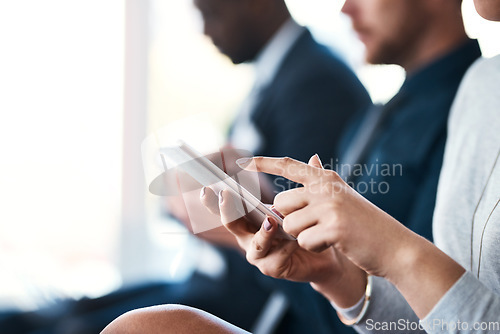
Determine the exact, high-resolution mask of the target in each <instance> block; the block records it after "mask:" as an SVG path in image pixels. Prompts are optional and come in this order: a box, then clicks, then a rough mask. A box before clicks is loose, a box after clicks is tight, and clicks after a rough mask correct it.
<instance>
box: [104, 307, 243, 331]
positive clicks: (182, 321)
mask: <svg viewBox="0 0 500 334" xmlns="http://www.w3.org/2000/svg"><path fill="white" fill-rule="evenodd" d="M196 332H203V333H239V332H244V331H242V330H240V329H239V328H237V327H234V326H232V325H230V324H228V323H226V322H224V321H222V320H221V319H218V318H216V317H215V316H213V315H211V314H209V313H206V312H203V311H200V310H198V309H195V308H191V307H187V306H182V305H160V306H152V307H146V308H141V309H137V310H133V311H130V312H127V313H125V314H123V315H121V316H119V317H118V318H116V319H115V320H114V321H113V322H111V323H110V324H109V325H108V326H107V327H106V328H105V329H104V330H103V331H102V332H101V334H114V333H120V334H138V333H151V334H155V333H162V334H167V333H196Z"/></svg>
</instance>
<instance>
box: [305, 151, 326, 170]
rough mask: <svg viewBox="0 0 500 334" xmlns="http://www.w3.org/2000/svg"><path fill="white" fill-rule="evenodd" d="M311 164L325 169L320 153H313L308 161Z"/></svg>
mask: <svg viewBox="0 0 500 334" xmlns="http://www.w3.org/2000/svg"><path fill="white" fill-rule="evenodd" d="M307 164H308V165H309V166H313V167H316V168H321V169H323V164H322V163H321V160H320V158H319V155H318V154H315V155H313V156H312V157H311V158H310V159H309V162H308V163H307Z"/></svg>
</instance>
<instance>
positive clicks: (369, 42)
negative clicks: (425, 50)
mask: <svg viewBox="0 0 500 334" xmlns="http://www.w3.org/2000/svg"><path fill="white" fill-rule="evenodd" d="M421 2H422V0H346V2H345V4H344V7H343V8H342V12H343V13H345V14H347V15H348V16H349V17H350V18H351V21H352V25H353V28H354V30H355V31H356V32H357V34H358V36H359V38H360V40H361V41H362V42H363V44H365V46H366V60H367V61H368V62H369V63H372V64H400V63H401V62H404V60H405V57H408V54H409V53H411V52H413V49H414V48H415V47H416V45H415V41H416V40H417V37H418V35H419V33H420V31H421V30H422V29H425V25H426V21H427V20H426V15H427V14H426V12H425V9H424V8H423V5H422V3H421Z"/></svg>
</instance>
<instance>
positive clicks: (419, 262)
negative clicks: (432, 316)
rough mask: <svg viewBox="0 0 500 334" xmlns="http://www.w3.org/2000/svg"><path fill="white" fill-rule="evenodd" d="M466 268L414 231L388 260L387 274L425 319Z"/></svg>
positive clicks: (419, 315)
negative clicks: (390, 259)
mask: <svg viewBox="0 0 500 334" xmlns="http://www.w3.org/2000/svg"><path fill="white" fill-rule="evenodd" d="M409 233H411V232H409ZM464 272H465V269H464V268H463V267H462V266H460V265H459V264H458V263H456V262H455V261H454V260H453V259H452V258H450V257H449V256H448V255H446V254H445V253H444V252H442V251H441V250H439V249H438V248H437V247H436V246H434V245H433V244H432V243H431V242H429V241H427V240H426V239H424V238H422V237H420V236H418V235H416V234H414V233H411V234H410V235H409V236H408V240H406V244H404V245H403V246H402V247H401V248H400V251H398V253H397V254H395V258H394V261H392V263H390V264H389V266H388V271H387V276H386V277H385V278H386V279H387V280H389V281H390V282H391V283H392V284H394V285H395V286H396V288H397V289H398V290H399V291H400V292H401V294H402V295H403V296H404V297H405V299H406V300H407V302H408V304H410V306H411V307H412V309H413V310H414V311H415V313H416V314H417V316H418V317H419V318H420V319H423V318H424V317H425V316H426V315H427V314H428V313H429V312H430V311H431V310H432V308H433V307H434V306H435V305H436V304H437V302H438V301H439V300H440V299H441V298H442V297H443V296H444V295H445V293H446V292H447V291H448V290H449V289H450V288H451V287H452V286H453V284H455V283H456V282H457V281H458V280H459V278H460V277H461V276H462V275H463V273H464Z"/></svg>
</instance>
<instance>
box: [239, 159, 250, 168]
mask: <svg viewBox="0 0 500 334" xmlns="http://www.w3.org/2000/svg"><path fill="white" fill-rule="evenodd" d="M251 161H252V158H241V159H238V160H236V164H237V165H238V166H240V168H242V169H245V168H246V167H247V166H248V165H250V162H251Z"/></svg>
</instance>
